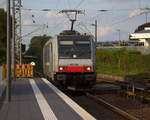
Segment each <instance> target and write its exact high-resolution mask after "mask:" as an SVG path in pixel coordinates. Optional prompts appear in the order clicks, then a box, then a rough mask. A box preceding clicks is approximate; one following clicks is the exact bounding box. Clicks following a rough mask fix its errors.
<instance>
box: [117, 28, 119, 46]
mask: <svg viewBox="0 0 150 120" xmlns="http://www.w3.org/2000/svg"><path fill="white" fill-rule="evenodd" d="M117 31H118V40H119V46H120V29H117Z"/></svg>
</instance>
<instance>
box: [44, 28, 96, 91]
mask: <svg viewBox="0 0 150 120" xmlns="http://www.w3.org/2000/svg"><path fill="white" fill-rule="evenodd" d="M43 70H44V74H45V75H46V76H48V77H49V78H51V80H53V81H55V82H57V83H58V84H60V85H63V86H66V87H74V88H76V89H78V88H79V89H80V88H89V87H91V86H93V85H94V84H95V80H96V70H95V42H94V41H93V37H92V36H90V35H86V34H84V35H81V34H80V33H79V32H77V31H70V30H68V31H63V32H62V33H60V35H58V36H55V37H54V38H51V39H50V40H49V41H48V42H47V43H46V44H45V46H44V49H43Z"/></svg>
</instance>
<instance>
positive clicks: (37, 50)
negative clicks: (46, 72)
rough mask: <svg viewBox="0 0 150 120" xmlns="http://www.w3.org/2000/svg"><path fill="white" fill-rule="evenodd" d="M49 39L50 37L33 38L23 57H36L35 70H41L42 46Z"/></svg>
mask: <svg viewBox="0 0 150 120" xmlns="http://www.w3.org/2000/svg"><path fill="white" fill-rule="evenodd" d="M50 38H51V36H46V35H43V36H34V37H33V38H32V39H31V42H30V45H29V49H28V50H27V52H26V54H25V55H29V56H34V57H37V59H36V60H35V61H34V62H35V63H36V67H37V68H42V65H43V46H44V45H45V43H46V42H47V41H48V40H49V39H50Z"/></svg>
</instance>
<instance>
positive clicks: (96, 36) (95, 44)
mask: <svg viewBox="0 0 150 120" xmlns="http://www.w3.org/2000/svg"><path fill="white" fill-rule="evenodd" d="M95 45H96V47H97V20H95Z"/></svg>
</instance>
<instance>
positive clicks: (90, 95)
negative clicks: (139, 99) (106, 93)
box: [86, 92, 139, 120]
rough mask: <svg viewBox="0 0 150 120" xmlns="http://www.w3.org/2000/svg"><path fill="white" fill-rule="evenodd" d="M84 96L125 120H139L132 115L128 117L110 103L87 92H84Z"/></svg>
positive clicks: (127, 114)
mask: <svg viewBox="0 0 150 120" xmlns="http://www.w3.org/2000/svg"><path fill="white" fill-rule="evenodd" d="M86 96H87V97H89V98H91V99H92V100H94V101H95V102H97V103H98V104H101V105H103V106H105V107H106V108H108V109H109V110H111V111H113V112H114V113H116V114H118V115H120V116H122V117H124V118H125V119H127V120H139V119H138V118H136V117H134V116H133V115H130V114H129V113H127V112H125V111H123V110H121V109H119V108H117V107H115V106H113V105H111V104H110V103H108V102H106V101H105V100H103V99H101V98H99V97H97V96H94V95H92V94H90V93H88V92H86Z"/></svg>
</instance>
